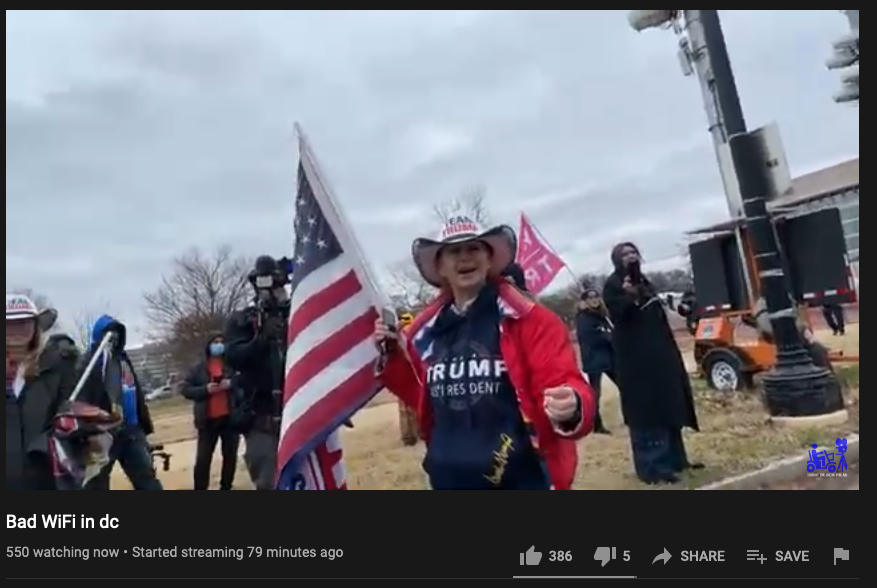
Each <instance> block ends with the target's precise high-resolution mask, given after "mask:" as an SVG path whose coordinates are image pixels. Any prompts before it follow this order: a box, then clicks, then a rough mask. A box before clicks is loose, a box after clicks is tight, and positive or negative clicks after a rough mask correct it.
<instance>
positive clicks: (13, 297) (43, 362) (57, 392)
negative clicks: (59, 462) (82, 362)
mask: <svg viewBox="0 0 877 588" xmlns="http://www.w3.org/2000/svg"><path fill="white" fill-rule="evenodd" d="M57 318H58V314H57V313H56V312H55V311H54V310H43V311H39V310H38V309H37V307H36V305H35V304H34V302H33V301H32V300H31V299H30V298H28V297H27V296H22V295H18V294H7V295H6V489H7V490H55V489H57V488H56V483H55V476H54V471H53V461H52V457H51V450H50V431H51V430H52V423H53V419H54V417H55V415H56V413H57V411H58V409H59V407H60V405H61V403H62V402H63V401H64V400H66V399H67V398H68V397H69V396H70V394H71V393H72V392H73V389H74V387H75V386H76V354H71V353H67V352H65V350H64V349H63V348H62V347H61V346H60V345H47V344H46V343H47V341H48V336H47V332H48V331H49V330H50V329H51V328H52V326H53V325H54V324H55V322H56V320H57Z"/></svg>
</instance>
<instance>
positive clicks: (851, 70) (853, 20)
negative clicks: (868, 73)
mask: <svg viewBox="0 0 877 588" xmlns="http://www.w3.org/2000/svg"><path fill="white" fill-rule="evenodd" d="M843 12H845V13H846V15H847V18H848V19H849V21H850V32H849V33H847V34H845V35H843V36H841V37H840V38H838V39H836V40H835V41H834V43H832V49H833V50H832V53H831V57H829V58H828V60H827V61H826V62H825V65H826V66H827V67H828V69H838V70H846V71H842V72H841V77H840V80H841V89H840V91H838V92H836V93H835V94H834V101H835V102H839V103H841V104H843V103H848V102H858V101H859V11H858V10H844V11H843Z"/></svg>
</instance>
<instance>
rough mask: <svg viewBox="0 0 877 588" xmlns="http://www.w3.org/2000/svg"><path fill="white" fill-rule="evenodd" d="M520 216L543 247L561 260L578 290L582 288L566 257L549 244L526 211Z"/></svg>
mask: <svg viewBox="0 0 877 588" xmlns="http://www.w3.org/2000/svg"><path fill="white" fill-rule="evenodd" d="M521 218H522V219H523V220H524V221H526V223H527V224H528V225H529V226H530V227H532V228H533V230H534V231H535V232H536V236H537V237H538V238H539V240H540V241H542V244H543V245H544V246H545V247H547V248H548V249H549V250H551V252H552V253H554V254H555V255H556V256H557V257H558V258H559V259H560V261H561V262H563V269H565V270H566V271H567V272H569V275H570V276H572V279H573V282H574V283H575V284H576V286H578V288H579V290H582V289H583V286H582V283H581V282H580V281H579V277H578V276H577V275H576V273H575V272H574V271H573V269H572V268H571V267H570V265H569V264H568V263H567V262H566V259H564V258H563V256H561V255H560V254H559V253H558V252H557V250H556V249H555V248H554V247H552V246H551V243H550V242H549V241H548V240H547V239H546V238H545V235H543V234H542V231H540V230H539V227H537V226H536V225H535V224H533V221H531V220H530V217H528V216H527V213H526V212H521Z"/></svg>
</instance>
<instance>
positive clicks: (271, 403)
mask: <svg viewBox="0 0 877 588" xmlns="http://www.w3.org/2000/svg"><path fill="white" fill-rule="evenodd" d="M281 261H282V260H281ZM283 266H284V264H282V263H281V262H279V261H277V260H275V259H274V258H272V257H269V256H267V255H263V256H261V257H259V258H258V259H257V260H256V265H255V267H254V268H253V271H252V272H250V276H249V281H250V284H251V285H252V286H253V289H254V291H255V295H254V297H253V303H252V304H251V305H250V306H249V307H248V308H246V309H244V310H242V311H239V312H236V313H234V314H233V315H232V316H231V317H230V318H229V320H228V323H227V324H226V328H225V359H226V362H227V363H228V365H229V367H231V369H232V370H234V371H235V372H236V373H237V374H238V378H239V381H240V386H241V390H242V391H243V400H242V405H241V407H240V408H239V410H238V413H239V414H240V418H239V419H236V420H237V421H238V426H239V430H240V431H242V432H243V434H244V438H245V440H246V451H245V454H244V461H245V462H246V464H247V469H248V471H249V473H250V478H251V479H252V481H253V484H254V485H255V487H256V489H257V490H274V489H275V473H276V471H275V470H276V467H277V446H278V444H279V443H280V414H281V403H282V398H283V385H284V381H285V376H286V374H285V370H286V348H287V330H288V325H289V313H290V300H289V293H288V291H287V289H286V286H287V284H288V283H289V269H288V268H286V267H283Z"/></svg>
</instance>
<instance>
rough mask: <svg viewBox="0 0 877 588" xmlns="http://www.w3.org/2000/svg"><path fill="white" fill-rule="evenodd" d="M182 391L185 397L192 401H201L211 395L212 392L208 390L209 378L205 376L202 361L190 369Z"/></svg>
mask: <svg viewBox="0 0 877 588" xmlns="http://www.w3.org/2000/svg"><path fill="white" fill-rule="evenodd" d="M181 393H182V395H183V398H185V399H187V400H191V401H192V402H201V401H204V400H207V399H208V398H209V397H210V393H209V392H208V391H207V379H206V378H205V377H204V370H203V369H202V366H201V364H200V363H199V364H198V365H196V366H195V367H193V368H192V369H190V370H189V373H188V374H187V375H186V379H185V380H183V386H182V389H181Z"/></svg>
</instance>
